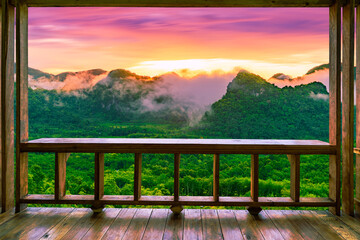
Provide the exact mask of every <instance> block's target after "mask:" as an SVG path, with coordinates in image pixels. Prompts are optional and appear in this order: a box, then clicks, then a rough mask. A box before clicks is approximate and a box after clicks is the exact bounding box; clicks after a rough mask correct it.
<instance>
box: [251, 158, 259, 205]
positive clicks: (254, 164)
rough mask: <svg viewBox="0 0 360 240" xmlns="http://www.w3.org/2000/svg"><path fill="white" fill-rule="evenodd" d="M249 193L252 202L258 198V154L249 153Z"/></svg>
mask: <svg viewBox="0 0 360 240" xmlns="http://www.w3.org/2000/svg"><path fill="white" fill-rule="evenodd" d="M250 194H251V198H252V200H253V201H254V202H257V201H258V200H259V155H251V186H250Z"/></svg>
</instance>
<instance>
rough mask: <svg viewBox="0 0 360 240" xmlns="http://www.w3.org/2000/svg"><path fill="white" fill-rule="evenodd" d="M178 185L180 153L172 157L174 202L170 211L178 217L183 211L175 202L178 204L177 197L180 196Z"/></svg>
mask: <svg viewBox="0 0 360 240" xmlns="http://www.w3.org/2000/svg"><path fill="white" fill-rule="evenodd" d="M179 183H180V153H175V156H174V202H175V204H173V205H172V206H171V207H170V209H171V211H172V212H173V213H174V214H176V215H178V214H180V213H181V211H182V210H183V207H182V206H181V205H179V204H178V203H176V202H179V195H180V189H179V186H180V185H179Z"/></svg>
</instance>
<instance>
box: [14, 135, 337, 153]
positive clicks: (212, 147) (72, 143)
mask: <svg viewBox="0 0 360 240" xmlns="http://www.w3.org/2000/svg"><path fill="white" fill-rule="evenodd" d="M20 149H21V151H22V152H88V153H92V152H94V153H95V152H103V153H172V154H175V153H184V154H222V153H224V154H336V146H334V145H331V144H329V143H326V142H322V141H318V140H276V139H270V140H263V139H170V138H169V139H160V138H157V139H155V138H152V139H147V138H42V139H37V140H32V141H29V142H27V143H22V144H21V145H20Z"/></svg>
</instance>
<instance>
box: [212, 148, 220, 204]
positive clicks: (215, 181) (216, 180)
mask: <svg viewBox="0 0 360 240" xmlns="http://www.w3.org/2000/svg"><path fill="white" fill-rule="evenodd" d="M213 171H214V173H213V196H214V201H215V202H218V201H219V183H220V174H219V172H220V155H219V154H214V169H213Z"/></svg>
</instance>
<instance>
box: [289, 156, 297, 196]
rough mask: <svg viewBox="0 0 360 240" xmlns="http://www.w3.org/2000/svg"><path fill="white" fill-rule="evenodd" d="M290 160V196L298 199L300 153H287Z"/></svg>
mask: <svg viewBox="0 0 360 240" xmlns="http://www.w3.org/2000/svg"><path fill="white" fill-rule="evenodd" d="M288 159H289V161H290V197H291V199H292V200H293V201H294V202H299V201H300V155H288Z"/></svg>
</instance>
